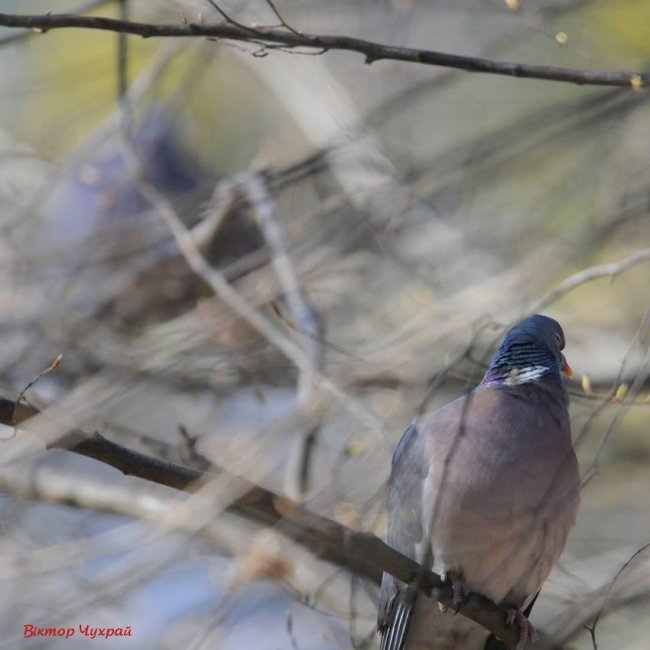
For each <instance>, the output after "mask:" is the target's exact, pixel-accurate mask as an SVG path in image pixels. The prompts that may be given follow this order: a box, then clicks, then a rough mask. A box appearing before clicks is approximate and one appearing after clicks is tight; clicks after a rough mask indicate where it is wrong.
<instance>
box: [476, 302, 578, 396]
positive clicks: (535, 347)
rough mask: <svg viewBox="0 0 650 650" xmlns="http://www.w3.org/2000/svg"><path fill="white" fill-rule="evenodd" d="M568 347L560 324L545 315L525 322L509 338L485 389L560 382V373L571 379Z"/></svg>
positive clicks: (499, 350) (484, 381)
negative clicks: (551, 379)
mask: <svg viewBox="0 0 650 650" xmlns="http://www.w3.org/2000/svg"><path fill="white" fill-rule="evenodd" d="M564 343H565V342H564V332H563V331H562V328H561V327H560V324H559V323H558V322H557V321H555V320H553V319H552V318H549V317H548V316H542V315H541V314H535V315H534V316H530V317H529V318H525V319H524V320H522V321H520V322H519V323H517V324H516V325H515V326H514V327H513V328H512V329H510V330H509V331H508V333H507V334H506V336H505V338H504V339H503V343H501V346H500V347H499V349H498V350H497V353H496V355H495V356H494V358H493V359H492V363H491V364H490V367H489V368H488V370H487V372H486V373H485V377H484V378H483V381H482V382H481V385H483V386H488V387H499V386H516V385H519V384H527V383H530V382H534V381H539V380H540V379H542V378H544V377H549V376H553V377H556V378H557V379H559V378H560V373H563V374H565V375H566V376H568V377H571V375H572V371H571V367H570V366H569V364H568V363H567V361H566V359H565V358H564V355H563V354H562V350H563V349H564Z"/></svg>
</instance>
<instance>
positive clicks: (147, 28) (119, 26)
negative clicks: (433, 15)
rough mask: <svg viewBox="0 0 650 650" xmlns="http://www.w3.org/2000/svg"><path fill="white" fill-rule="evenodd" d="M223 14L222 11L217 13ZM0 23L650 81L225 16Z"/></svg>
mask: <svg viewBox="0 0 650 650" xmlns="http://www.w3.org/2000/svg"><path fill="white" fill-rule="evenodd" d="M222 15H223V14H222ZM0 26H4V27H15V28H27V29H33V30H35V31H39V32H43V33H45V32H47V31H49V30H51V29H63V28H75V29H95V30H102V31H109V32H118V33H124V34H133V35H135V36H142V37H143V38H154V37H156V38H162V37H166V38H187V37H195V38H196V37H203V38H209V39H230V40H234V41H242V42H250V43H255V44H257V45H261V46H262V48H263V50H264V49H277V48H286V49H294V48H307V49H308V50H310V51H313V50H316V51H318V50H320V51H322V52H328V51H330V50H341V51H347V52H358V53H359V54H363V55H364V56H365V59H366V63H374V62H375V61H380V60H382V59H390V60H393V61H405V62H409V63H420V64H423V65H435V66H441V67H445V68H455V69H458V70H465V71H466V72H478V73H484V74H496V75H505V76H508V77H518V78H523V79H543V80H547V81H559V82H563V83H574V84H579V85H595V86H620V87H627V88H632V89H633V90H640V89H642V88H644V87H646V86H647V85H649V84H650V72H634V71H630V72H608V71H604V70H575V69H572V68H558V67H554V66H543V65H532V64H526V63H514V62H509V61H493V60H490V59H484V58H480V57H472V56H461V55H457V54H448V53H446V52H437V51H434V50H425V49H420V48H411V47H397V46H391V45H384V44H382V43H377V42H374V41H368V40H364V39H360V38H354V37H352V36H340V35H326V34H323V35H318V34H305V33H301V32H298V31H297V30H289V29H286V28H285V29H277V28H271V27H259V26H255V27H248V26H246V25H242V24H241V23H236V22H234V21H233V20H232V19H229V18H228V19H225V21H224V22H222V23H218V24H217V23H192V22H186V23H180V24H172V23H159V24H154V23H142V22H134V21H127V20H117V19H114V18H105V17H102V16H79V15H74V14H45V15H16V14H2V13H0Z"/></svg>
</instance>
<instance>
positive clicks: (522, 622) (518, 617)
mask: <svg viewBox="0 0 650 650" xmlns="http://www.w3.org/2000/svg"><path fill="white" fill-rule="evenodd" d="M506 623H507V624H508V625H513V624H514V623H517V626H518V627H519V641H518V642H517V648H516V650H525V648H526V644H527V643H528V640H529V639H530V641H531V643H534V642H535V641H537V640H538V639H539V636H538V634H537V632H536V631H535V628H534V627H533V626H532V624H531V622H530V621H529V620H528V619H527V618H526V617H525V616H524V615H523V614H522V612H521V611H520V610H518V609H509V610H508V616H507V617H506Z"/></svg>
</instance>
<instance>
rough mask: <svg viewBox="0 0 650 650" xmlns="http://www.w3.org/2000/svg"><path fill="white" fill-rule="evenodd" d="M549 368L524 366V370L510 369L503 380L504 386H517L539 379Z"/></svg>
mask: <svg viewBox="0 0 650 650" xmlns="http://www.w3.org/2000/svg"><path fill="white" fill-rule="evenodd" d="M549 370H550V368H549V367H548V366H526V367H525V368H519V370H517V369H514V368H513V369H512V370H511V371H510V373H509V374H508V376H507V377H505V378H504V380H503V385H504V386H519V385H520V384H527V383H529V382H531V381H537V380H538V379H541V378H542V377H543V376H544V375H545V374H546V373H547V372H548V371H549Z"/></svg>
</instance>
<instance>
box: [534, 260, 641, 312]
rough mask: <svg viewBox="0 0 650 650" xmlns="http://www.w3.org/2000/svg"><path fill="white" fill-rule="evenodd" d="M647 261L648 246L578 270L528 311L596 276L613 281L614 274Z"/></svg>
mask: <svg viewBox="0 0 650 650" xmlns="http://www.w3.org/2000/svg"><path fill="white" fill-rule="evenodd" d="M648 261H650V248H644V249H642V250H639V251H636V252H635V253H633V254H632V255H630V256H629V257H626V258H625V259H623V260H621V261H619V262H611V263H609V264H600V265H598V266H590V267H589V268H587V269H583V270H582V271H578V272H577V273H574V274H573V275H570V276H569V277H568V278H566V279H565V280H563V281H562V282H560V284H558V285H557V286H556V287H554V288H553V289H551V291H549V292H548V293H547V294H546V295H544V296H542V297H541V298H540V299H539V300H538V301H537V302H535V303H533V305H532V306H531V307H530V309H529V312H530V313H534V312H537V311H540V309H544V308H545V307H548V306H549V305H550V304H551V303H554V302H555V301H556V300H558V299H559V298H561V297H562V296H563V295H565V294H566V293H568V292H569V291H572V290H573V289H575V288H576V287H579V286H580V285H582V284H585V283H586V282H590V281H591V280H596V279H598V278H610V280H611V281H613V280H614V279H615V278H616V276H618V275H620V274H621V273H623V272H624V271H627V270H628V269H631V268H632V267H633V266H636V265H637V264H641V263H643V262H648Z"/></svg>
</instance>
